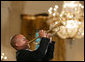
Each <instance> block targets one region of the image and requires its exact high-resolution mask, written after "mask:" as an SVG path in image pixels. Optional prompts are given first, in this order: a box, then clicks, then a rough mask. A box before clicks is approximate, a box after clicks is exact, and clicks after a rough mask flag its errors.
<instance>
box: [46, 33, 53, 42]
mask: <svg viewBox="0 0 85 62" xmlns="http://www.w3.org/2000/svg"><path fill="white" fill-rule="evenodd" d="M50 36H51V34H50V33H48V34H47V35H46V37H47V38H49V39H50V43H51V42H52V37H50Z"/></svg>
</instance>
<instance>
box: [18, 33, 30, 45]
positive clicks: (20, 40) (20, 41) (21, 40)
mask: <svg viewBox="0 0 85 62" xmlns="http://www.w3.org/2000/svg"><path fill="white" fill-rule="evenodd" d="M27 42H28V40H27V39H26V38H25V36H23V35H21V34H20V35H17V36H16V46H26V45H27Z"/></svg>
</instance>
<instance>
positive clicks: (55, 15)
mask: <svg viewBox="0 0 85 62" xmlns="http://www.w3.org/2000/svg"><path fill="white" fill-rule="evenodd" d="M48 12H49V17H48V24H49V25H50V28H49V29H51V28H52V27H54V26H55V25H56V24H59V23H62V24H63V25H62V26H59V27H58V28H57V27H56V28H55V29H53V30H52V31H53V32H56V31H57V30H58V29H60V30H59V31H58V32H57V33H56V34H57V35H58V36H59V37H60V38H62V39H67V38H71V39H75V38H77V39H80V38H82V37H84V6H83V5H81V4H80V2H79V1H64V4H63V8H62V11H61V13H59V12H58V5H55V7H54V8H52V7H50V9H49V10H48Z"/></svg>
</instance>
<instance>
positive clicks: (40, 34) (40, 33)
mask: <svg viewBox="0 0 85 62" xmlns="http://www.w3.org/2000/svg"><path fill="white" fill-rule="evenodd" d="M46 35H47V33H46V31H44V30H40V31H39V37H40V38H42V37H46Z"/></svg>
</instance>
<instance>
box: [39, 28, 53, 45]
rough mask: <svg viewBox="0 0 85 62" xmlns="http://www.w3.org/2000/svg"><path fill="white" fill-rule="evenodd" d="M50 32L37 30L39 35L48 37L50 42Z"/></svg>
mask: <svg viewBox="0 0 85 62" xmlns="http://www.w3.org/2000/svg"><path fill="white" fill-rule="evenodd" d="M50 35H51V34H50V33H46V31H44V30H40V31H39V37H40V38H42V37H46V38H49V39H50V43H51V42H52V37H50Z"/></svg>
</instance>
